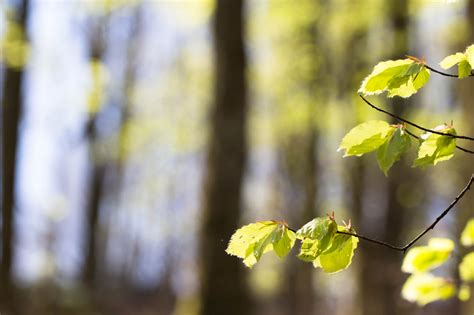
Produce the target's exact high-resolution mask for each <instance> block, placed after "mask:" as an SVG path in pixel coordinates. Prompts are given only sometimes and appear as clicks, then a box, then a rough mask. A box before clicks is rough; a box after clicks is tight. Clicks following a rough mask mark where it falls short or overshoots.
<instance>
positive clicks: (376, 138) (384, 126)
mask: <svg viewBox="0 0 474 315" xmlns="http://www.w3.org/2000/svg"><path fill="white" fill-rule="evenodd" d="M394 131H395V127H394V126H391V125H389V124H388V123H387V122H385V121H380V120H372V121H369V122H365V123H362V124H360V125H357V126H356V127H354V128H352V129H351V131H349V132H348V133H347V134H346V135H345V136H344V138H343V139H342V141H341V144H340V146H339V149H338V151H339V150H345V152H346V153H345V154H344V157H346V156H351V155H362V154H364V153H368V152H371V151H374V150H377V149H378V148H379V147H380V146H381V145H383V144H384V143H385V142H386V141H387V139H388V138H389V137H390V136H391V135H392V133H393V132H394Z"/></svg>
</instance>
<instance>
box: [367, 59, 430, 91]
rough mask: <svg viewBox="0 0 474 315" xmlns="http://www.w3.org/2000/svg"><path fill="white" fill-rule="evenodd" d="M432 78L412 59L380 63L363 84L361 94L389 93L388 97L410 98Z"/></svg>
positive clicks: (428, 72)
mask: <svg viewBox="0 0 474 315" xmlns="http://www.w3.org/2000/svg"><path fill="white" fill-rule="evenodd" d="M429 78H430V71H429V70H428V69H426V68H425V67H424V66H423V65H422V64H420V63H417V62H414V61H413V60H411V59H400V60H388V61H382V62H379V63H378V64H377V65H376V66H375V67H374V69H373V71H372V73H371V74H370V75H368V76H367V77H366V78H365V79H364V81H363V82H362V85H361V87H360V88H359V93H363V94H365V95H373V94H380V93H382V92H384V91H387V92H388V97H394V96H400V97H409V96H411V95H412V94H414V93H416V92H417V91H418V89H420V88H421V87H422V86H423V85H425V84H426V83H427V82H428V80H429Z"/></svg>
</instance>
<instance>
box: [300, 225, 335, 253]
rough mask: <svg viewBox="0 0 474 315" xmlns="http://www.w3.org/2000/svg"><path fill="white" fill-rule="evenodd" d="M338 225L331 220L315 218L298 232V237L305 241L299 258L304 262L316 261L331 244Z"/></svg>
mask: <svg viewBox="0 0 474 315" xmlns="http://www.w3.org/2000/svg"><path fill="white" fill-rule="evenodd" d="M336 231H337V224H336V222H335V221H334V220H333V219H331V218H328V217H327V218H315V219H313V220H311V221H310V222H308V223H306V224H305V225H304V226H303V227H302V228H301V229H299V230H298V231H297V232H296V237H297V238H298V239H300V240H303V242H302V244H301V249H300V252H299V254H298V258H300V259H302V260H304V261H313V260H315V259H316V258H317V257H318V256H319V255H320V254H321V253H322V252H323V251H325V250H326V249H327V248H328V247H329V246H330V244H331V242H332V240H333V238H334V236H335V233H336Z"/></svg>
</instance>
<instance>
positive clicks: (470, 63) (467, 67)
mask: <svg viewBox="0 0 474 315" xmlns="http://www.w3.org/2000/svg"><path fill="white" fill-rule="evenodd" d="M439 65H440V66H441V68H443V69H449V68H451V67H453V66H454V65H458V77H459V79H462V78H465V77H467V76H469V75H471V73H472V72H471V71H472V69H474V45H471V46H469V47H467V48H466V50H465V51H464V53H460V52H458V53H455V54H453V55H449V56H447V57H446V58H444V59H443V61H441V62H440V63H439Z"/></svg>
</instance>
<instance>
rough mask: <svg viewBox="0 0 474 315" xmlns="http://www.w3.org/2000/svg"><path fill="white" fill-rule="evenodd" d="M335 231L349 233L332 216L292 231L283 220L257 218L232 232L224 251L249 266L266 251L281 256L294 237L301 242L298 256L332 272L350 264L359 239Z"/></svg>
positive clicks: (314, 220)
mask: <svg viewBox="0 0 474 315" xmlns="http://www.w3.org/2000/svg"><path fill="white" fill-rule="evenodd" d="M338 231H345V232H349V231H350V227H345V226H340V225H337V223H336V221H335V220H334V217H332V216H331V217H320V218H315V219H313V220H311V221H310V222H308V223H306V224H305V225H304V226H302V227H301V228H300V229H299V230H298V231H296V232H294V231H293V230H291V229H289V228H288V226H287V225H286V223H284V222H278V221H261V222H256V223H252V224H248V225H246V226H243V227H242V228H240V229H238V230H237V231H235V233H234V234H233V235H232V237H231V240H230V242H229V245H228V247H227V249H226V252H227V253H228V254H230V255H234V256H237V257H239V258H241V259H242V260H243V263H244V264H245V265H246V266H247V267H249V268H251V267H252V266H253V265H254V264H255V263H257V262H258V261H259V260H260V258H261V257H262V255H263V254H265V253H267V252H270V251H274V252H275V254H276V255H277V256H278V257H280V258H284V257H285V256H286V255H287V254H288V253H289V251H290V250H291V249H292V248H293V246H294V244H295V240H296V239H298V240H299V241H300V242H301V247H300V251H299V253H298V255H297V257H298V258H299V259H301V260H303V261H307V262H311V263H313V266H314V267H315V268H321V269H322V270H323V271H324V272H326V273H336V272H339V271H341V270H344V269H346V268H347V267H348V266H349V265H350V264H351V262H352V257H353V256H354V251H355V249H356V248H357V243H358V242H359V240H358V238H356V237H354V236H350V235H346V234H340V233H337V232H338Z"/></svg>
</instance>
